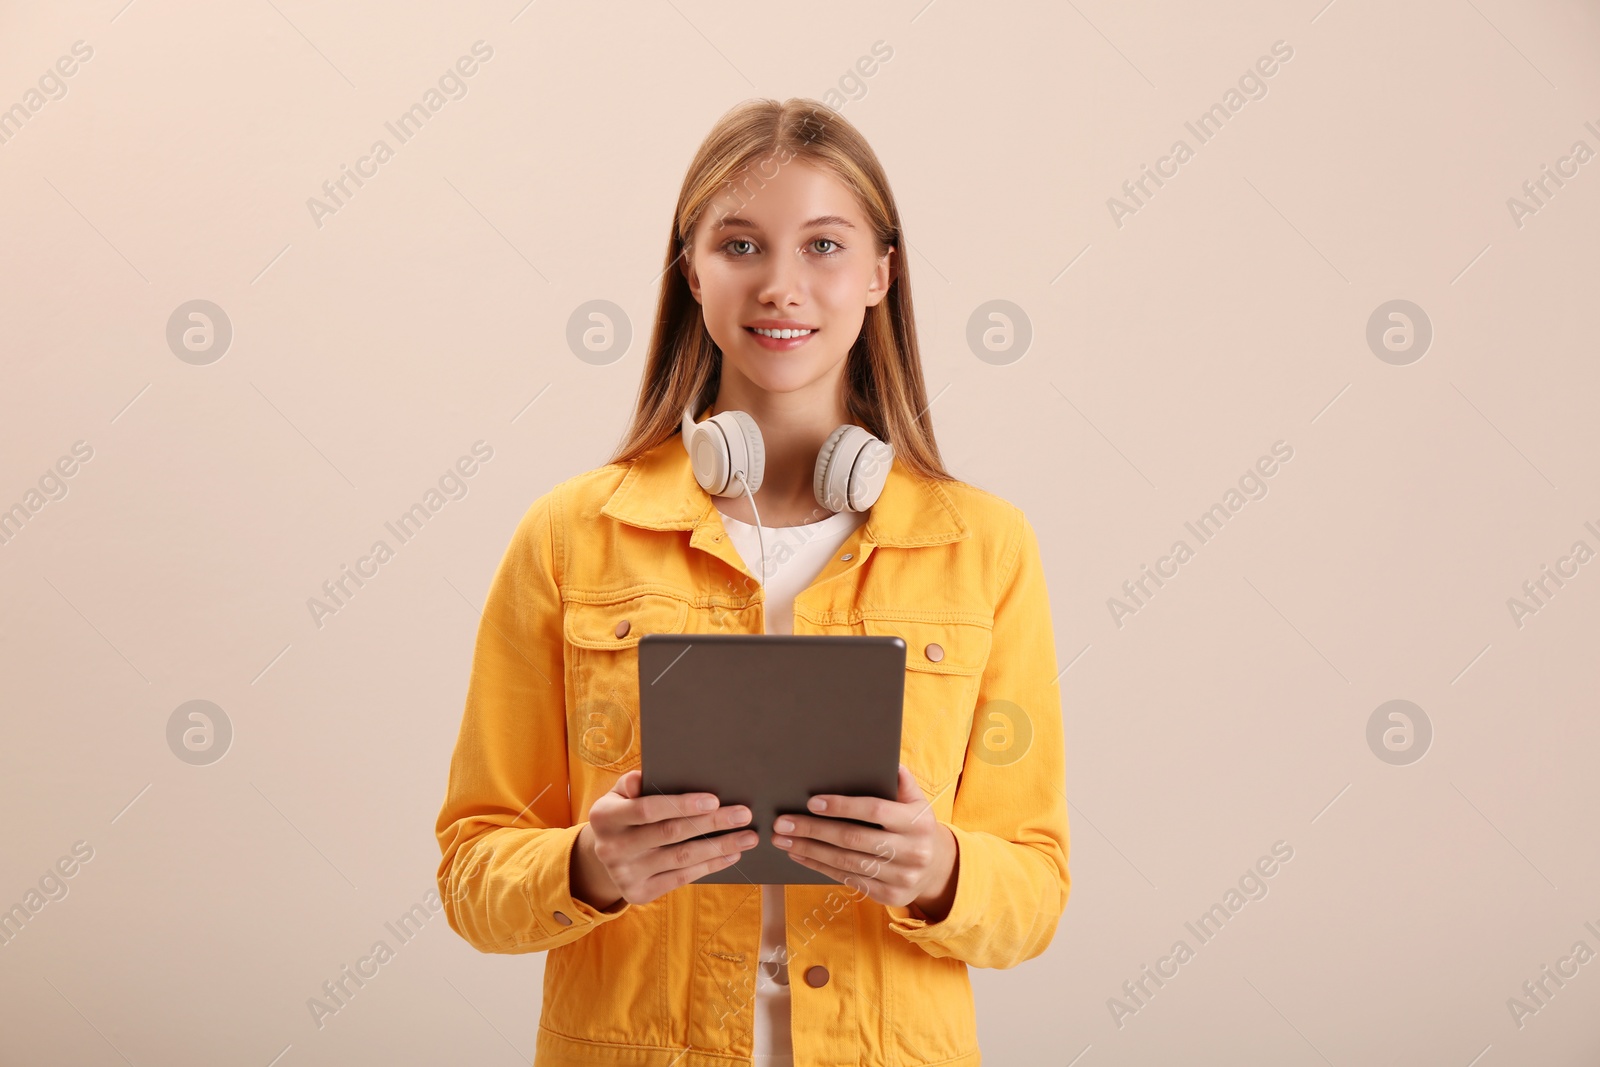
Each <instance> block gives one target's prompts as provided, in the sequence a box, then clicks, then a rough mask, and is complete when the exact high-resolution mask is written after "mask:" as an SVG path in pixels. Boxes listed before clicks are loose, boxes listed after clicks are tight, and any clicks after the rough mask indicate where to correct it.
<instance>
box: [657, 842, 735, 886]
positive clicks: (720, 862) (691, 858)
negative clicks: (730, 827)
mask: <svg viewBox="0 0 1600 1067" xmlns="http://www.w3.org/2000/svg"><path fill="white" fill-rule="evenodd" d="M755 846H756V835H755V831H753V830H747V831H743V832H740V833H733V834H724V835H722V836H720V837H708V838H703V839H701V840H698V841H687V842H681V843H677V844H670V845H662V846H661V847H660V848H656V849H652V850H650V851H649V852H648V853H646V856H645V864H646V869H647V870H651V871H654V872H657V874H670V873H672V872H674V871H680V870H692V871H698V872H699V873H697V874H693V875H691V876H690V877H689V881H693V880H694V879H695V878H698V877H700V875H701V874H704V873H705V872H706V871H707V870H717V869H719V868H720V867H726V866H728V865H729V864H730V863H732V862H734V861H736V860H738V858H739V857H740V856H741V855H743V854H744V853H745V852H747V851H749V850H750V849H752V848H754V847H755ZM679 884H680V885H681V884H683V883H679Z"/></svg>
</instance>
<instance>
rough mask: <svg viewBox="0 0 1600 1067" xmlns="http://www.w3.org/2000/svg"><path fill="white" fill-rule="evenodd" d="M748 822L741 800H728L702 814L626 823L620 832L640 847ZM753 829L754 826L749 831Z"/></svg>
mask: <svg viewBox="0 0 1600 1067" xmlns="http://www.w3.org/2000/svg"><path fill="white" fill-rule="evenodd" d="M749 824H750V809H749V808H747V807H745V806H744V805H743V804H730V805H728V806H727V807H724V808H718V809H717V810H716V811H712V812H707V813H706V814H703V815H688V816H683V817H668V818H665V819H660V820H657V821H656V822H653V823H642V824H639V825H636V826H632V827H629V828H628V829H626V830H624V831H623V833H624V835H625V836H627V837H628V838H629V839H630V844H634V845H635V847H637V848H639V849H644V848H653V847H664V846H670V845H675V844H677V843H679V842H681V841H687V840H689V839H690V838H695V837H703V836H705V835H707V834H713V835H716V836H717V837H718V838H719V839H720V838H721V837H723V836H729V837H731V836H733V835H732V834H726V835H725V834H722V833H720V831H727V830H735V829H738V828H739V827H742V826H748V825H749ZM751 832H752V833H754V830H753V829H752V831H751Z"/></svg>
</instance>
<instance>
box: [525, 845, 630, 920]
mask: <svg viewBox="0 0 1600 1067" xmlns="http://www.w3.org/2000/svg"><path fill="white" fill-rule="evenodd" d="M587 825H588V823H587V822H580V823H578V824H576V825H574V826H561V827H552V828H550V829H549V830H546V831H545V832H546V833H547V834H549V835H551V836H552V837H553V840H552V841H551V842H550V847H551V848H553V849H555V850H557V854H558V855H559V856H560V857H561V862H559V863H546V864H538V865H535V867H534V868H533V869H532V870H531V871H530V872H529V876H528V878H527V880H526V881H525V882H524V883H523V884H524V885H526V886H527V887H528V903H529V905H530V907H531V908H532V910H533V918H534V922H535V923H537V924H538V925H539V928H540V930H541V931H542V932H543V933H544V935H545V936H546V937H563V936H564V935H569V934H573V933H575V932H578V933H581V932H583V931H584V930H586V929H587V928H589V927H593V926H597V925H599V924H600V923H605V922H610V921H611V920H612V919H616V918H620V917H621V916H622V915H623V914H625V913H626V912H627V910H628V909H629V908H631V907H633V904H632V903H631V902H630V901H629V900H628V899H627V898H626V897H623V898H622V899H620V900H618V901H617V902H616V903H615V904H613V905H612V906H611V907H610V908H609V909H606V910H601V909H600V908H596V907H594V906H593V905H592V904H590V903H588V902H587V901H584V900H579V899H578V898H577V897H575V896H573V895H572V850H573V849H574V848H576V847H577V845H578V834H579V833H580V832H582V830H583V828H584V827H585V826H587ZM566 939H567V940H572V939H571V938H566Z"/></svg>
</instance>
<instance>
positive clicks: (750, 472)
mask: <svg viewBox="0 0 1600 1067" xmlns="http://www.w3.org/2000/svg"><path fill="white" fill-rule="evenodd" d="M711 421H712V422H715V423H717V424H718V425H720V426H721V427H722V428H723V432H724V433H725V434H726V435H727V438H728V446H729V450H730V451H731V452H733V453H735V454H734V456H733V465H732V466H731V467H730V468H729V470H728V491H727V493H726V494H725V495H727V496H740V495H742V494H743V493H744V491H745V486H743V485H739V484H738V483H737V481H736V479H735V478H734V477H733V475H734V472H735V471H739V470H742V471H744V472H745V478H746V479H748V481H749V489H750V492H752V493H754V492H755V491H756V490H757V489H760V488H761V476H762V475H763V474H764V473H765V472H766V469H767V446H766V442H764V441H763V440H762V439H761V427H759V426H757V425H756V420H755V419H753V418H751V417H750V415H749V414H747V413H746V412H743V411H723V412H719V413H718V414H716V415H713V416H712V417H711Z"/></svg>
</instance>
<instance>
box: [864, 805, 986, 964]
mask: <svg viewBox="0 0 1600 1067" xmlns="http://www.w3.org/2000/svg"><path fill="white" fill-rule="evenodd" d="M939 825H941V826H944V827H947V828H948V829H949V830H950V834H951V836H953V837H954V838H955V842H956V895H955V898H954V899H953V900H951V902H950V913H949V914H948V915H946V916H945V917H944V918H942V919H940V920H939V921H938V922H929V921H928V920H927V919H925V918H919V917H918V916H919V915H920V914H921V912H920V911H919V910H918V909H916V908H914V907H911V906H909V905H901V904H890V905H885V907H886V908H887V909H888V912H889V928H890V929H892V930H894V931H895V932H896V933H897V934H899V935H900V936H901V937H904V938H905V939H906V940H907V941H911V942H913V943H915V942H920V941H943V940H946V939H948V938H951V937H955V936H956V935H958V934H960V933H962V932H963V931H965V930H967V929H968V928H970V927H972V926H973V925H975V924H976V923H977V922H978V921H979V919H980V918H981V915H980V909H981V907H982V905H981V904H980V903H979V902H978V900H977V899H976V898H977V893H978V891H977V886H976V881H977V872H976V871H969V869H968V868H967V866H966V865H965V864H963V863H962V862H961V859H962V857H964V856H966V855H967V853H968V851H969V849H968V847H967V841H968V838H969V836H970V834H971V831H969V830H963V829H962V828H961V827H959V826H956V825H954V824H952V823H947V822H944V821H943V820H941V821H940V823H939Z"/></svg>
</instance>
